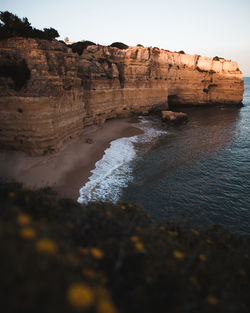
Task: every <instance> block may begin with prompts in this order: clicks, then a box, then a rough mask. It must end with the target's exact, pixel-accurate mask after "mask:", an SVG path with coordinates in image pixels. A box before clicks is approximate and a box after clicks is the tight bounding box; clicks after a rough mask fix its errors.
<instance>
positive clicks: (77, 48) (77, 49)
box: [68, 40, 96, 55]
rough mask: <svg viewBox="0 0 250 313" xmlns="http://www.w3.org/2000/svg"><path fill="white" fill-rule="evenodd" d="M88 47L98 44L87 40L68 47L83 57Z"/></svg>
mask: <svg viewBox="0 0 250 313" xmlns="http://www.w3.org/2000/svg"><path fill="white" fill-rule="evenodd" d="M88 46H96V44H95V43H94V42H92V41H89V40H85V41H78V42H75V43H73V44H72V45H68V47H70V48H71V49H72V51H73V52H77V53H78V54H79V55H82V53H83V51H84V50H85V49H86V48H87V47H88Z"/></svg>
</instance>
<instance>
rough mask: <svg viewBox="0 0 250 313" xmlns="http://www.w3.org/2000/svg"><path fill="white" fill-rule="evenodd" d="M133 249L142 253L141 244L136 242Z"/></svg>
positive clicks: (142, 247) (142, 246)
mask: <svg viewBox="0 0 250 313" xmlns="http://www.w3.org/2000/svg"><path fill="white" fill-rule="evenodd" d="M135 247H136V250H137V251H139V252H142V251H143V250H144V245H143V243H141V242H136V243H135Z"/></svg>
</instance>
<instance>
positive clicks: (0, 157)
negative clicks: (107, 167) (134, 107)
mask: <svg viewBox="0 0 250 313" xmlns="http://www.w3.org/2000/svg"><path fill="white" fill-rule="evenodd" d="M141 133H142V131H141V130H140V129H138V128H136V127H134V126H133V123H132V122H131V119H129V118H127V119H118V120H110V121H107V122H106V123H104V124H102V125H98V126H97V125H93V126H90V127H87V128H85V129H84V130H83V133H82V135H81V136H80V137H78V138H76V139H74V140H72V141H71V142H70V143H67V145H65V147H63V149H62V150H61V151H59V152H58V153H56V154H51V155H47V156H41V157H31V156H29V155H27V154H25V153H23V152H20V151H0V164H1V165H0V177H1V179H4V180H5V179H7V180H16V181H18V182H22V183H23V184H24V185H25V186H29V187H36V188H39V187H44V186H50V187H53V189H54V190H56V191H57V192H58V194H59V195H60V196H61V197H70V198H72V199H74V200H76V199H77V198H78V197H79V189H80V188H81V187H82V186H83V185H84V184H85V183H86V182H87V181H88V177H89V176H90V174H91V173H90V171H91V170H92V169H94V168H95V163H96V162H97V161H98V160H100V159H101V158H102V156H103V154H104V151H105V150H106V149H107V148H108V147H109V144H110V142H111V141H113V140H115V139H118V138H122V137H131V136H135V135H138V134H141ZM88 138H90V139H91V141H93V143H87V142H86V140H87V139H88Z"/></svg>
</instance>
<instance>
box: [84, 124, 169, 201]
mask: <svg viewBox="0 0 250 313" xmlns="http://www.w3.org/2000/svg"><path fill="white" fill-rule="evenodd" d="M136 126H137V127H138V128H140V129H142V130H143V131H144V133H143V134H140V135H137V136H133V137H129V138H119V139H116V140H114V141H112V142H111V144H110V147H109V148H107V149H106V150H105V152H104V155H103V157H102V159H101V160H99V161H97V162H96V164H95V169H93V170H92V171H91V173H92V175H91V176H90V177H89V180H88V182H87V183H86V184H85V185H84V186H83V187H82V188H81V189H80V197H79V198H78V202H80V203H88V202H89V201H97V200H101V201H112V202H116V201H117V200H118V199H119V198H120V195H121V192H122V189H123V188H125V187H127V186H128V184H129V183H130V182H131V181H133V161H134V160H135V159H136V157H137V155H138V153H137V152H138V149H137V148H136V145H137V144H140V143H141V144H144V143H151V142H153V141H154V139H157V138H158V137H160V136H161V135H164V134H166V133H167V132H166V131H163V130H159V129H157V126H156V124H155V123H154V121H153V120H152V119H147V118H140V122H139V123H138V124H137V125H136Z"/></svg>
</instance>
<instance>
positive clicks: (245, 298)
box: [0, 183, 250, 313]
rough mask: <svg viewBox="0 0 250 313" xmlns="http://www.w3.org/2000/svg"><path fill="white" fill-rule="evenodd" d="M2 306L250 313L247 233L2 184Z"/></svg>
mask: <svg viewBox="0 0 250 313" xmlns="http://www.w3.org/2000/svg"><path fill="white" fill-rule="evenodd" d="M0 197H1V207H0V248H1V258H0V277H1V293H0V298H1V301H0V303H1V312H4V313H8V312H18V313H29V312H32V313H40V312H43V313H50V312H51V313H57V312H58V313H63V312H67V313H68V312H97V313H115V312H121V313H122V312H124V313H125V312H129V313H142V312H143V313H147V312H154V313H160V312H164V313H166V312H190V313H191V312H192V313H196V312H197V313H205V312H227V313H230V312H249V307H250V299H249V291H250V277H249V275H250V260H249V258H250V238H249V237H238V236H236V235H233V234H231V233H230V232H229V231H227V230H224V229H222V228H221V227H219V226H214V227H212V228H210V229H207V230H198V229H192V228H189V227H187V226H185V225H182V224H181V223H179V222H174V221H167V222H165V223H162V224H161V225H156V224H153V223H152V222H151V220H150V217H149V216H148V215H147V214H145V213H144V212H143V210H141V208H140V206H139V205H136V204H127V203H121V202H119V203H118V204H117V205H114V204H112V203H101V202H95V203H89V204H88V205H87V206H81V205H79V204H77V203H76V202H73V201H71V200H68V199H58V197H57V196H56V194H55V193H54V192H53V191H52V190H51V189H49V188H45V189H39V190H34V191H33V190H31V189H23V188H22V186H21V185H20V184H17V183H10V184H0Z"/></svg>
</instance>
